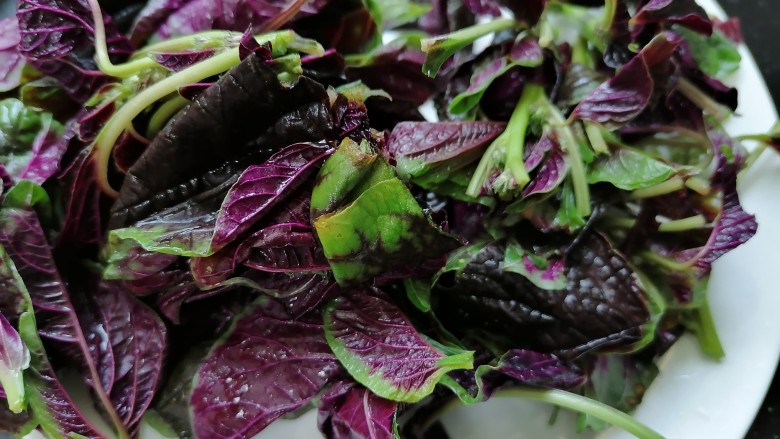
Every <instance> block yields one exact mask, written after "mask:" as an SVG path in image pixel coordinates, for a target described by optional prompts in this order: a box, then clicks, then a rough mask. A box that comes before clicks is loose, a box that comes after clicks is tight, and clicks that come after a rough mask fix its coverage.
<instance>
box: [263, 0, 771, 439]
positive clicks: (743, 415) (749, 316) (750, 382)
mask: <svg viewBox="0 0 780 439" xmlns="http://www.w3.org/2000/svg"><path fill="white" fill-rule="evenodd" d="M700 4H701V5H702V6H704V7H705V8H706V9H707V10H708V11H710V12H711V13H713V14H715V15H719V16H724V15H725V14H724V13H723V11H722V10H721V8H720V7H719V6H718V5H717V4H716V3H715V2H714V1H712V0H700ZM741 52H742V57H743V61H742V68H741V70H740V72H739V73H738V74H737V75H736V76H735V77H734V78H733V79H732V82H733V84H734V85H736V86H737V88H738V89H739V93H740V106H739V110H738V111H739V115H738V116H736V117H734V118H732V120H730V121H729V123H728V124H727V129H728V131H729V133H731V134H732V135H738V134H747V133H761V132H765V131H766V130H767V129H769V127H771V126H772V125H773V124H774V122H775V121H776V120H777V112H776V110H775V107H774V104H773V103H772V99H771V97H770V95H769V91H768V90H767V88H766V84H765V83H764V80H763V78H762V77H761V74H760V73H759V71H758V67H757V66H756V63H755V61H754V60H753V57H752V56H751V55H750V53H749V51H748V50H747V48H745V47H742V48H741ZM739 190H740V193H741V196H742V202H743V204H744V208H745V210H747V211H748V212H751V213H754V214H755V215H756V217H757V218H758V222H759V229H758V233H757V234H756V236H755V237H754V238H753V239H752V240H750V242H748V243H747V244H746V245H744V246H742V247H740V248H738V249H736V250H734V251H733V252H731V253H729V254H728V255H726V256H725V257H723V258H722V259H720V260H718V261H717V262H716V263H715V266H714V268H713V272H712V277H711V281H710V291H709V295H710V305H711V307H712V313H713V316H714V319H715V323H716V326H717V329H718V332H719V334H720V337H721V341H722V343H723V347H724V348H725V350H726V358H725V359H723V360H722V361H720V362H716V361H713V360H710V359H709V358H707V357H705V356H704V355H703V354H702V353H701V351H700V350H699V347H698V345H697V342H696V340H695V339H694V338H693V337H684V338H683V339H682V340H680V341H679V342H678V343H676V344H675V345H674V346H673V347H672V349H671V350H669V352H668V353H667V354H666V355H665V356H664V357H663V359H662V360H661V362H660V364H659V367H660V369H661V373H660V375H659V377H658V378H657V379H656V381H655V382H654V383H653V384H652V386H650V388H649V389H648V391H647V393H646V394H645V397H644V401H643V402H642V404H641V405H640V406H639V408H638V409H637V411H636V413H635V417H636V418H637V419H638V420H640V421H641V422H643V423H645V424H647V425H648V426H650V427H652V428H653V429H655V430H656V431H658V432H659V433H661V434H663V435H664V436H666V437H667V438H668V439H699V438H701V439H739V438H742V437H744V436H745V434H746V432H747V430H748V429H749V428H750V425H751V423H752V422H753V418H754V417H755V415H756V413H757V412H758V409H759V407H760V405H761V402H762V401H763V399H764V396H765V394H766V391H767V389H768V387H769V384H770V382H771V380H772V377H773V375H774V372H775V367H776V365H777V360H778V356H779V355H780V318H778V314H779V313H780V284H779V283H778V276H776V273H775V272H774V271H775V270H778V269H780V267H778V263H777V261H780V257H778V254H777V252H778V249H780V202H778V199H780V198H779V197H778V193H779V192H780V157H778V155H777V154H774V153H765V155H764V156H763V157H762V160H761V161H760V162H759V163H758V164H757V165H756V166H755V167H754V168H753V169H750V170H749V171H748V172H746V174H745V175H743V176H742V178H741V180H740V182H739ZM550 410H551V409H550V406H546V405H543V404H538V403H532V402H527V401H518V400H511V399H497V400H492V401H488V402H486V403H484V404H479V405H477V406H472V407H464V408H460V409H457V410H455V411H452V412H450V413H448V414H446V415H445V416H444V418H443V419H444V422H445V426H446V428H447V431H448V433H450V435H451V437H452V439H521V438H529V439H542V438H555V439H568V438H572V439H574V438H576V439H590V438H594V437H598V438H600V439H618V438H629V437H632V436H631V435H629V434H627V433H624V432H622V431H619V430H617V429H614V428H613V429H611V430H609V431H606V432H604V433H602V434H599V435H593V434H577V433H576V432H575V427H574V419H575V417H574V415H573V414H568V413H567V414H562V415H561V416H559V418H558V422H556V424H555V425H554V426H552V427H550V426H549V425H548V419H549V417H550ZM315 418H316V415H315V414H314V413H309V414H307V415H305V416H304V417H302V418H299V419H297V420H295V421H277V422H276V423H274V424H272V425H271V427H269V428H268V429H266V430H265V431H264V432H263V433H262V434H261V435H259V436H258V438H263V439H274V438H280V437H288V438H317V437H321V436H319V433H318V432H317V431H316V426H315V424H316V421H315Z"/></svg>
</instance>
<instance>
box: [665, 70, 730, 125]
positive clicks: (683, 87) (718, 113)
mask: <svg viewBox="0 0 780 439" xmlns="http://www.w3.org/2000/svg"><path fill="white" fill-rule="evenodd" d="M677 90H679V91H680V93H682V94H683V95H684V96H685V97H686V98H688V99H689V100H690V101H691V102H693V104H694V105H696V106H697V107H699V108H700V109H701V110H702V111H704V112H705V113H707V114H709V115H710V116H712V117H714V118H715V119H716V120H725V119H726V118H728V117H729V116H731V110H730V109H729V108H726V107H724V106H723V105H721V104H720V103H718V102H717V101H715V100H714V99H712V98H711V97H709V96H707V94H705V93H704V92H703V91H702V90H701V89H700V88H699V87H696V85H694V84H693V83H692V82H691V81H689V80H687V79H685V78H680V80H679V81H678V82H677Z"/></svg>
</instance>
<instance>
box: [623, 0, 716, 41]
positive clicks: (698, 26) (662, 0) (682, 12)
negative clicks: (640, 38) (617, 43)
mask: <svg viewBox="0 0 780 439" xmlns="http://www.w3.org/2000/svg"><path fill="white" fill-rule="evenodd" d="M631 21H632V23H634V24H636V25H647V24H679V25H682V26H685V27H688V28H690V29H693V30H695V31H697V32H700V33H703V34H706V35H710V34H711V33H712V22H711V21H710V19H709V16H708V15H707V12H706V11H705V10H704V8H702V7H701V6H699V5H698V4H697V3H696V0H649V1H648V2H647V3H646V4H645V5H644V6H642V8H641V9H639V10H638V11H637V13H636V14H635V15H634V17H633V18H632V19H631Z"/></svg>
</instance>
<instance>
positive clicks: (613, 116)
mask: <svg viewBox="0 0 780 439" xmlns="http://www.w3.org/2000/svg"><path fill="white" fill-rule="evenodd" d="M652 94H653V77H652V75H650V70H649V67H648V65H647V62H645V59H644V57H642V56H641V55H637V56H635V57H634V58H633V59H632V60H631V61H629V62H628V64H626V65H625V66H623V68H622V69H620V71H618V73H617V74H616V75H615V76H614V77H612V78H611V79H609V80H608V81H607V82H605V83H603V84H601V85H600V86H599V87H598V88H596V89H595V90H593V91H592V92H591V93H590V94H589V95H588V96H587V97H586V98H585V99H584V100H583V101H582V102H580V103H579V105H577V107H576V108H575V109H574V112H573V113H572V117H575V118H578V119H585V120H591V121H595V122H598V123H600V124H602V125H605V126H608V127H610V128H619V127H620V126H621V125H624V124H626V123H628V122H630V121H631V120H633V119H634V118H636V117H637V116H638V115H639V114H640V113H641V112H642V111H644V109H645V108H646V107H647V105H648V103H649V102H650V97H651V96H652Z"/></svg>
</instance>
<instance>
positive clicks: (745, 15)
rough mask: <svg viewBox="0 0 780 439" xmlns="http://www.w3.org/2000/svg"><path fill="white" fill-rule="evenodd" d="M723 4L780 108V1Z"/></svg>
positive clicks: (775, 421)
mask: <svg viewBox="0 0 780 439" xmlns="http://www.w3.org/2000/svg"><path fill="white" fill-rule="evenodd" d="M389 1H392V0H389ZM13 4H14V2H13V1H9V0H0V16H4V15H6V14H8V13H9V12H11V11H12V10H13V9H12V8H13ZM720 4H721V5H722V6H723V8H724V9H725V10H726V12H727V13H728V15H730V16H736V17H739V18H740V19H741V20H742V32H743V34H744V36H745V42H746V43H747V45H748V47H750V50H751V51H752V52H753V56H754V57H755V58H756V62H757V63H758V66H759V68H760V69H761V72H762V73H763V75H764V79H765V80H766V83H767V85H768V86H769V91H770V92H771V93H772V97H773V98H774V101H775V103H776V104H779V105H778V106H780V44H779V43H780V8H778V6H780V1H778V0H720ZM2 437H3V433H0V439H2ZM746 439H780V375H776V376H775V380H774V383H773V384H772V387H771V388H770V389H769V393H768V394H767V398H766V400H765V401H764V404H763V406H762V407H761V411H760V412H759V413H758V416H757V417H756V420H755V422H754V423H753V426H752V428H751V429H750V432H749V433H748V435H747V437H746Z"/></svg>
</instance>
